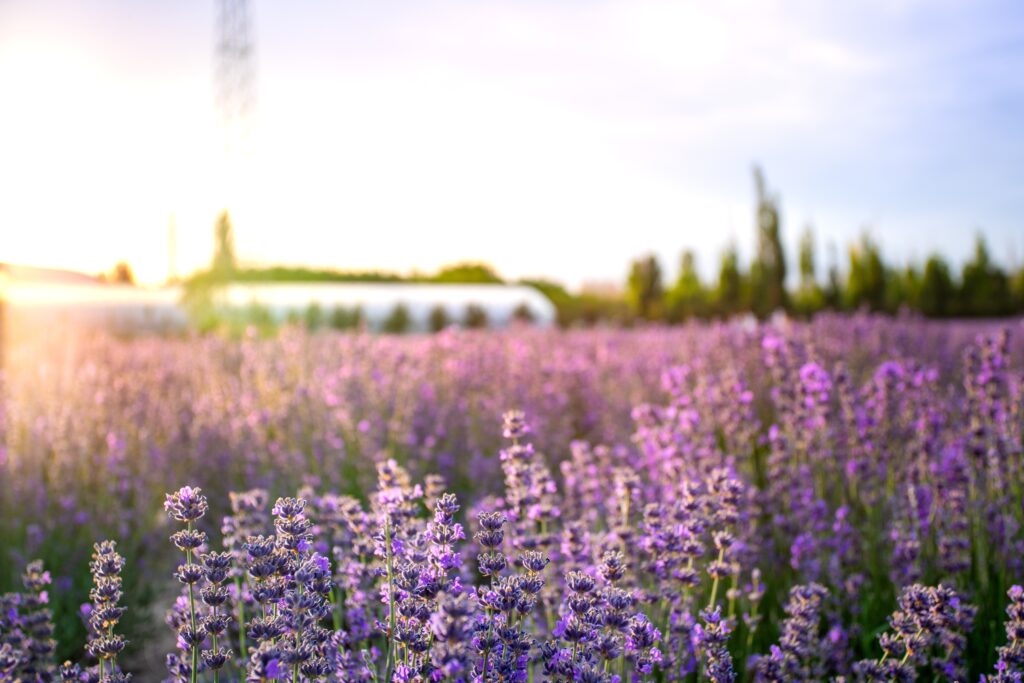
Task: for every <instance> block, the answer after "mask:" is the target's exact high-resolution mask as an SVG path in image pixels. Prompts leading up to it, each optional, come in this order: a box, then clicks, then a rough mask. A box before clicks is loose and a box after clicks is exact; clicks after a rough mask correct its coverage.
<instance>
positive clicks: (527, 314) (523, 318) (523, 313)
mask: <svg viewBox="0 0 1024 683" xmlns="http://www.w3.org/2000/svg"><path fill="white" fill-rule="evenodd" d="M512 320H514V321H516V322H520V323H532V322H534V321H535V320H536V316H534V315H533V310H531V309H530V305H529V304H528V303H526V302H525V301H524V302H522V303H520V304H519V305H517V306H516V307H515V309H514V310H513V311H512Z"/></svg>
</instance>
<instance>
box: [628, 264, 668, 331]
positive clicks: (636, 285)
mask: <svg viewBox="0 0 1024 683" xmlns="http://www.w3.org/2000/svg"><path fill="white" fill-rule="evenodd" d="M661 277H662V276H661V266H660V265H659V264H658V259H657V257H656V256H654V254H650V255H648V256H645V257H644V258H641V259H637V260H635V261H633V264H632V266H631V268H630V270H629V280H628V281H627V283H626V291H627V295H628V298H629V304H630V306H632V307H633V311H634V312H635V313H636V314H637V316H639V317H640V318H643V319H644V320H657V319H659V318H660V317H661V316H662V311H663V308H664V298H665V288H664V285H663V284H662V281H661Z"/></svg>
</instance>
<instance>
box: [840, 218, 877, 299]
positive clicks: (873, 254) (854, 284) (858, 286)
mask: <svg viewBox="0 0 1024 683" xmlns="http://www.w3.org/2000/svg"><path fill="white" fill-rule="evenodd" d="M885 289H886V272H885V264H884V263H883V262H882V253H881V250H880V249H879V247H878V244H877V243H875V241H874V240H873V239H871V236H870V235H869V234H868V233H866V232H865V233H864V234H863V235H861V238H860V241H859V242H858V243H855V244H852V245H850V272H849V274H848V276H847V284H846V295H847V299H848V301H849V304H850V306H851V307H853V308H860V307H867V308H869V309H870V310H872V311H883V310H885V304H886V296H885Z"/></svg>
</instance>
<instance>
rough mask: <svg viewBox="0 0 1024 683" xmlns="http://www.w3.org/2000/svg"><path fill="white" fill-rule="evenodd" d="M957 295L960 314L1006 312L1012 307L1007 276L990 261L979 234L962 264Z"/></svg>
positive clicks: (999, 313)
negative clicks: (971, 255)
mask: <svg viewBox="0 0 1024 683" xmlns="http://www.w3.org/2000/svg"><path fill="white" fill-rule="evenodd" d="M958 298H959V310H958V312H959V313H960V314H961V315H971V316H996V315H1006V314H1007V313H1009V312H1010V311H1011V309H1012V302H1011V296H1010V282H1009V279H1008V278H1007V277H1006V273H1005V272H1004V271H1003V270H1002V269H1001V268H999V266H997V265H996V264H994V263H993V262H992V259H991V257H990V256H989V253H988V245H987V244H986V243H985V238H984V237H982V236H981V235H978V237H977V239H976V240H975V242H974V256H973V258H972V259H971V260H970V261H968V262H967V263H965V264H964V267H963V271H962V273H961V276H960V295H959V297H958Z"/></svg>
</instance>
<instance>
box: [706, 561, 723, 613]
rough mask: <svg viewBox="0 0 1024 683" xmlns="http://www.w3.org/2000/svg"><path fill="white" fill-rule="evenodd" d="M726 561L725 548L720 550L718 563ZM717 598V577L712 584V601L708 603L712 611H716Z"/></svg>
mask: <svg viewBox="0 0 1024 683" xmlns="http://www.w3.org/2000/svg"><path fill="white" fill-rule="evenodd" d="M724 559H725V548H722V549H720V550H719V551H718V562H719V563H721V562H722V561H723V560H724ZM717 597H718V577H717V576H716V577H715V580H714V581H712V582H711V600H709V601H708V609H709V610H710V609H714V607H715V598H717Z"/></svg>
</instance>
